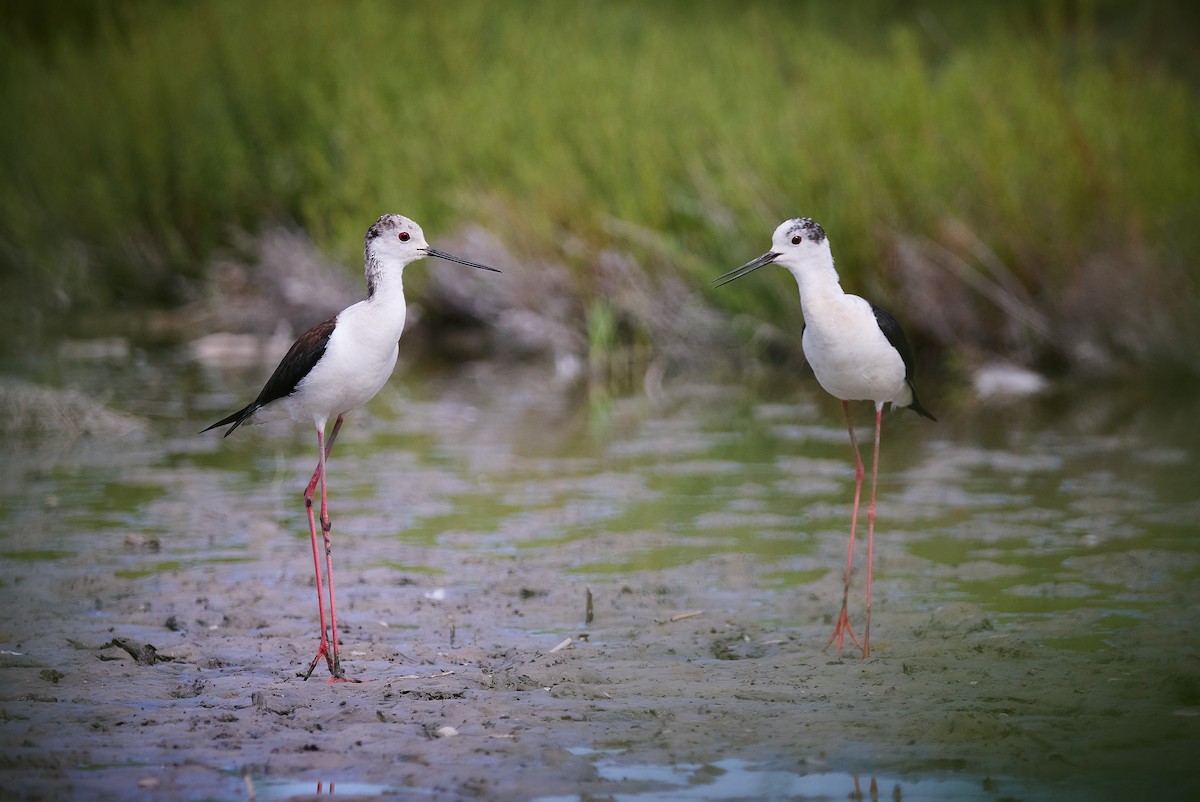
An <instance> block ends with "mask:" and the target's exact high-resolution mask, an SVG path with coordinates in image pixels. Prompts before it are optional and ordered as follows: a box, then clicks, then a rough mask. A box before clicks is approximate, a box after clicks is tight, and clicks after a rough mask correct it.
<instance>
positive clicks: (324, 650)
mask: <svg viewBox="0 0 1200 802" xmlns="http://www.w3.org/2000/svg"><path fill="white" fill-rule="evenodd" d="M338 421H339V422H341V418H339V419H338ZM337 428H338V427H337V424H334V427H333V433H334V435H336V434H337ZM324 440H325V432H324V431H323V430H322V429H320V428H318V429H317V449H318V450H319V451H320V452H321V457H320V459H319V460H318V461H317V470H316V473H314V474H313V478H312V481H311V482H309V483H308V487H307V488H306V489H305V491H304V507H305V510H306V511H307V512H308V534H309V536H310V537H311V538H312V553H313V570H314V572H315V574H316V578H317V612H318V614H319V615H320V619H321V645H320V646H319V647H318V648H317V655H316V657H314V658H313V659H312V662H311V663H309V664H308V670H307V671H301V672H300V673H299V674H297V676H299V677H303V678H304V679H308V678H309V677H311V676H312V673H313V670H314V669H316V667H317V663H319V662H320V661H321V658H322V657H324V658H325V663H326V665H328V666H329V673H330V674H332V673H333V657H332V654H331V652H330V650H329V641H328V639H327V637H326V635H325V593H324V591H323V590H322V589H321V557H320V552H319V551H318V549H317V522H316V520H315V519H314V517H313V491H315V490H316V487H317V482H318V481H320V479H321V476H322V474H323V473H324V467H325V454H326V451H325V442H324ZM329 444H330V446H331V447H332V445H333V438H332V437H330V441H329ZM323 513H324V511H323V510H322V514H323ZM327 537H328V535H327ZM335 637H336V635H335Z"/></svg>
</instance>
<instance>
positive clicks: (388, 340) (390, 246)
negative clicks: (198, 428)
mask: <svg viewBox="0 0 1200 802" xmlns="http://www.w3.org/2000/svg"><path fill="white" fill-rule="evenodd" d="M365 250H366V254H365V260H366V274H367V298H366V300H363V301H359V302H358V303H356V304H354V305H352V306H349V307H347V308H345V309H343V310H342V311H341V312H339V313H338V314H337V315H336V316H335V317H332V318H330V319H329V320H326V321H325V322H323V323H318V324H317V325H315V326H313V327H312V328H311V329H309V330H308V331H306V332H304V334H302V335H301V336H300V338H299V339H298V340H296V342H295V343H293V344H292V347H291V348H290V349H289V350H288V352H287V354H286V355H285V356H284V357H283V359H282V361H280V363H279V366H278V367H277V368H275V372H274V373H272V374H271V378H269V379H267V383H266V384H265V385H264V386H263V388H262V392H260V393H259V394H258V397H257V398H255V399H254V400H253V401H251V402H250V403H249V404H247V405H246V406H244V407H242V408H241V409H239V410H238V411H237V412H234V413H233V414H231V415H228V416H226V417H224V418H222V419H221V420H219V421H217V422H216V423H214V424H213V425H212V426H209V427H208V428H206V429H204V431H206V432H207V431H209V430H210V429H215V428H217V427H218V426H226V425H229V430H228V431H226V432H225V436H226V437H228V436H229V435H230V434H232V433H233V432H234V430H235V429H237V428H238V427H239V426H241V425H243V424H253V423H260V422H263V421H267V420H276V419H281V418H291V419H293V420H307V421H311V422H312V423H313V424H314V425H315V426H316V429H317V451H318V459H317V467H316V470H314V471H313V475H312V479H311V480H310V481H309V483H308V487H307V488H306V489H305V491H304V506H305V508H306V510H307V512H308V529H309V534H310V535H311V537H312V551H313V568H314V570H315V571H316V578H317V609H318V612H319V614H320V625H321V639H320V645H319V646H318V647H317V654H316V656H315V657H314V658H313V660H312V663H310V664H309V666H308V670H307V671H303V672H300V674H299V676H302V677H304V678H305V679H308V678H309V677H310V676H312V672H313V670H314V669H315V668H316V667H317V663H319V662H320V661H321V659H322V658H324V659H325V662H326V665H327V666H328V667H329V673H330V680H329V681H330V682H344V681H352V680H350V678H349V677H347V676H346V674H345V671H344V670H343V669H342V665H341V660H340V659H339V656H338V632H337V608H336V607H335V605H334V593H333V557H332V550H331V544H330V535H329V533H330V529H331V525H330V520H329V509H328V503H327V490H326V473H325V460H326V458H327V457H328V456H329V454H330V452H331V451H332V450H333V443H334V441H335V440H336V439H337V436H338V431H339V430H340V429H341V428H342V421H343V419H344V418H345V417H346V414H347V413H348V412H350V411H352V410H354V409H357V408H358V407H360V406H362V405H363V404H365V403H367V401H369V400H371V398H373V397H374V396H375V394H376V393H378V392H379V390H380V388H382V387H383V385H384V384H385V383H386V382H387V380H388V377H389V376H391V375H392V369H393V368H394V367H395V366H396V357H397V355H398V354H399V340H400V335H401V334H403V333H404V316H405V302H404V283H403V277H404V268H405V266H407V265H409V264H411V263H412V262H415V261H417V260H418V259H424V258H425V257H427V256H434V257H437V258H439V259H447V260H449V261H451V262H458V263H459V264H464V265H469V266H471V267H477V268H479V269H480V270H490V271H492V272H495V273H499V272H500V271H499V270H496V268H494V267H488V266H487V265H481V264H477V263H475V262H470V261H467V260H466V259H460V258H459V257H457V256H451V255H450V254H448V253H445V252H444V251H439V250H437V249H435V248H431V247H430V246H429V244H428V243H427V242H426V241H425V235H424V233H422V231H421V227H420V226H419V225H417V224H416V223H414V222H413V221H412V220H409V219H408V218H407V217H402V216H401V215H398V214H385V215H383V216H382V217H380V218H379V219H378V220H376V221H375V224H374V225H372V226H371V227H370V228H369V229H367V236H366V248H365ZM331 418H332V419H334V424H333V430H332V431H331V432H330V434H329V440H328V442H326V440H325V426H326V424H327V423H328V422H329V420H330V419H331ZM318 483H319V484H320V485H321V516H320V520H321V529H322V531H323V533H324V542H325V573H326V577H327V584H328V587H329V634H328V635H327V634H326V626H325V597H324V594H323V591H322V581H321V559H320V556H319V555H320V551H319V549H318V546H317V528H316V521H315V520H314V517H313V493H314V492H315V490H316V487H317V484H318Z"/></svg>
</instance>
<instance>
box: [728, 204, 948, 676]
mask: <svg viewBox="0 0 1200 802" xmlns="http://www.w3.org/2000/svg"><path fill="white" fill-rule="evenodd" d="M772 263H774V264H778V265H781V266H782V267H785V268H787V269H788V271H790V272H791V274H792V275H793V276H795V277H796V282H797V284H799V285H800V307H801V309H802V311H803V312H804V333H803V335H802V336H801V345H802V347H803V348H804V356H805V357H806V358H807V359H808V363H809V364H810V365H812V369H813V373H814V374H816V377H817V382H818V383H819V384H820V385H821V387H823V388H824V389H825V391H826V392H827V393H829V394H830V395H832V396H833V397H834V398H837V399H839V400H840V401H841V402H842V412H843V414H844V415H845V416H846V428H847V429H848V430H849V432H850V445H851V447H852V448H853V449H854V463H855V473H854V508H853V512H852V513H851V515H850V549H849V552H850V553H849V556H847V558H846V575H845V583H844V588H843V591H842V610H841V612H840V613H839V614H838V619H837V624H836V625H835V626H834V630H833V635H832V637H830V639H829V643H827V644H826V647H828V646H829V645H831V644H832V643H833V642H834V641H837V648H838V650H839V651H841V648H842V642H843V640H844V639H845V637H846V636H847V635H849V636H850V640H852V641H854V643H855V644H856V645H858V646H860V647H861V648H862V650H863V657H864V658H865V657H868V656H870V653H871V565H872V563H873V562H874V557H875V483H876V479H877V478H878V475H879V433H880V429H881V428H882V425H883V405H884V404H887V403H890V404H892V405H893V406H897V407H908V408H910V409H912V410H913V411H915V412H917V413H918V414H920V415H924V416H925V417H926V418H929V419H930V420H937V419H936V418H934V417H933V415H932V414H930V412H929V410H927V409H925V407H923V406H921V402H920V400H918V399H917V387H916V385H915V384H914V383H913V381H914V379H913V373H914V363H913V355H912V349H911V348H909V345H908V340H907V339H906V338H905V336H904V332H903V331H902V330H901V329H900V324H899V323H897V322H896V318H894V317H892V316H891V315H890V314H889V313H888V312H887V311H885V310H883V309H881V308H879V307H878V306H876V305H875V304H873V303H871V302H870V301H866V300H864V299H862V298H859V297H858V296H857V295H851V294H849V293H847V292H845V291H844V290H843V289H842V286H841V283H840V281H839V280H838V274H837V270H835V269H834V266H833V252H832V251H831V250H830V247H829V239H828V238H827V237H826V236H825V231H824V229H822V228H821V226H820V225H818V224H817V223H816V222H814V221H813V220H811V219H809V218H807V217H797V218H794V219H792V220H785V221H784V222H783V223H781V224H780V225H779V227H778V228H776V229H775V233H774V235H773V236H772V237H771V250H769V251H767V252H766V253H764V254H763V255H762V256H760V257H758V258H757V259H753V260H751V261H749V262H747V263H746V264H744V265H742V266H741V267H739V268H737V269H736V270H731V271H729V272H728V273H726V274H724V275H723V276H720V277H719V278H717V279H716V280H715V281H714V283H715V284H716V286H718V287H719V286H721V285H722V284H728V283H729V282H730V281H733V280H734V279H739V278H741V277H742V276H745V275H748V274H749V273H752V272H754V271H755V270H757V269H758V268H760V267H763V266H764V265H769V264H772ZM850 401H871V402H872V403H874V404H875V453H874V456H873V457H872V460H871V501H870V503H869V504H868V506H867V605H866V606H867V610H866V624H865V626H864V630H863V639H862V643H859V641H858V638H857V637H855V635H854V631H853V630H852V629H851V628H850V617H849V614H848V612H847V609H846V608H847V603H848V600H849V597H850V573H851V569H852V568H853V566H854V535H855V530H856V529H857V527H858V507H859V500H860V499H861V497H862V482H863V474H864V471H863V462H862V456H861V455H860V454H859V451H858V440H857V438H856V437H855V436H854V424H853V423H852V422H851V420H850V404H849V402H850Z"/></svg>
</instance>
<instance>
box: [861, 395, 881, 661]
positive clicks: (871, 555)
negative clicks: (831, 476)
mask: <svg viewBox="0 0 1200 802" xmlns="http://www.w3.org/2000/svg"><path fill="white" fill-rule="evenodd" d="M882 428H883V404H882V403H880V404H876V405H875V455H874V457H872V459H871V503H870V504H868V505H867V624H866V628H865V629H864V630H863V658H864V659H865V658H867V657H869V656H870V655H871V569H872V566H873V564H874V562H875V485H876V480H877V479H878V478H879V433H880V430H881V429H882Z"/></svg>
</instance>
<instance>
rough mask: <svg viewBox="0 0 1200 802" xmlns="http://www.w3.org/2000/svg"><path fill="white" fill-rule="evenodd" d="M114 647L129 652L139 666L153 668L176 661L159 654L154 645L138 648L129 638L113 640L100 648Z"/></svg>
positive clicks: (148, 644)
mask: <svg viewBox="0 0 1200 802" xmlns="http://www.w3.org/2000/svg"><path fill="white" fill-rule="evenodd" d="M112 646H116V647H117V648H118V649H121V650H123V651H125V652H127V653H128V654H129V656H130V657H132V658H133V659H134V660H136V661H137V664H138V665H139V666H152V665H154V664H155V663H169V662H171V661H172V660H174V659H175V658H174V657H169V656H167V655H165V654H159V653H158V649H156V648H154V645H153V644H151V643H147V644H146V645H145V646H137V645H135V644H134V643H133V641H131V640H129V639H127V638H113V639H112V640H110V641H109V642H108V643H106V644H104V645H103V646H101V647H100V648H101V649H107V648H109V647H112Z"/></svg>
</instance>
